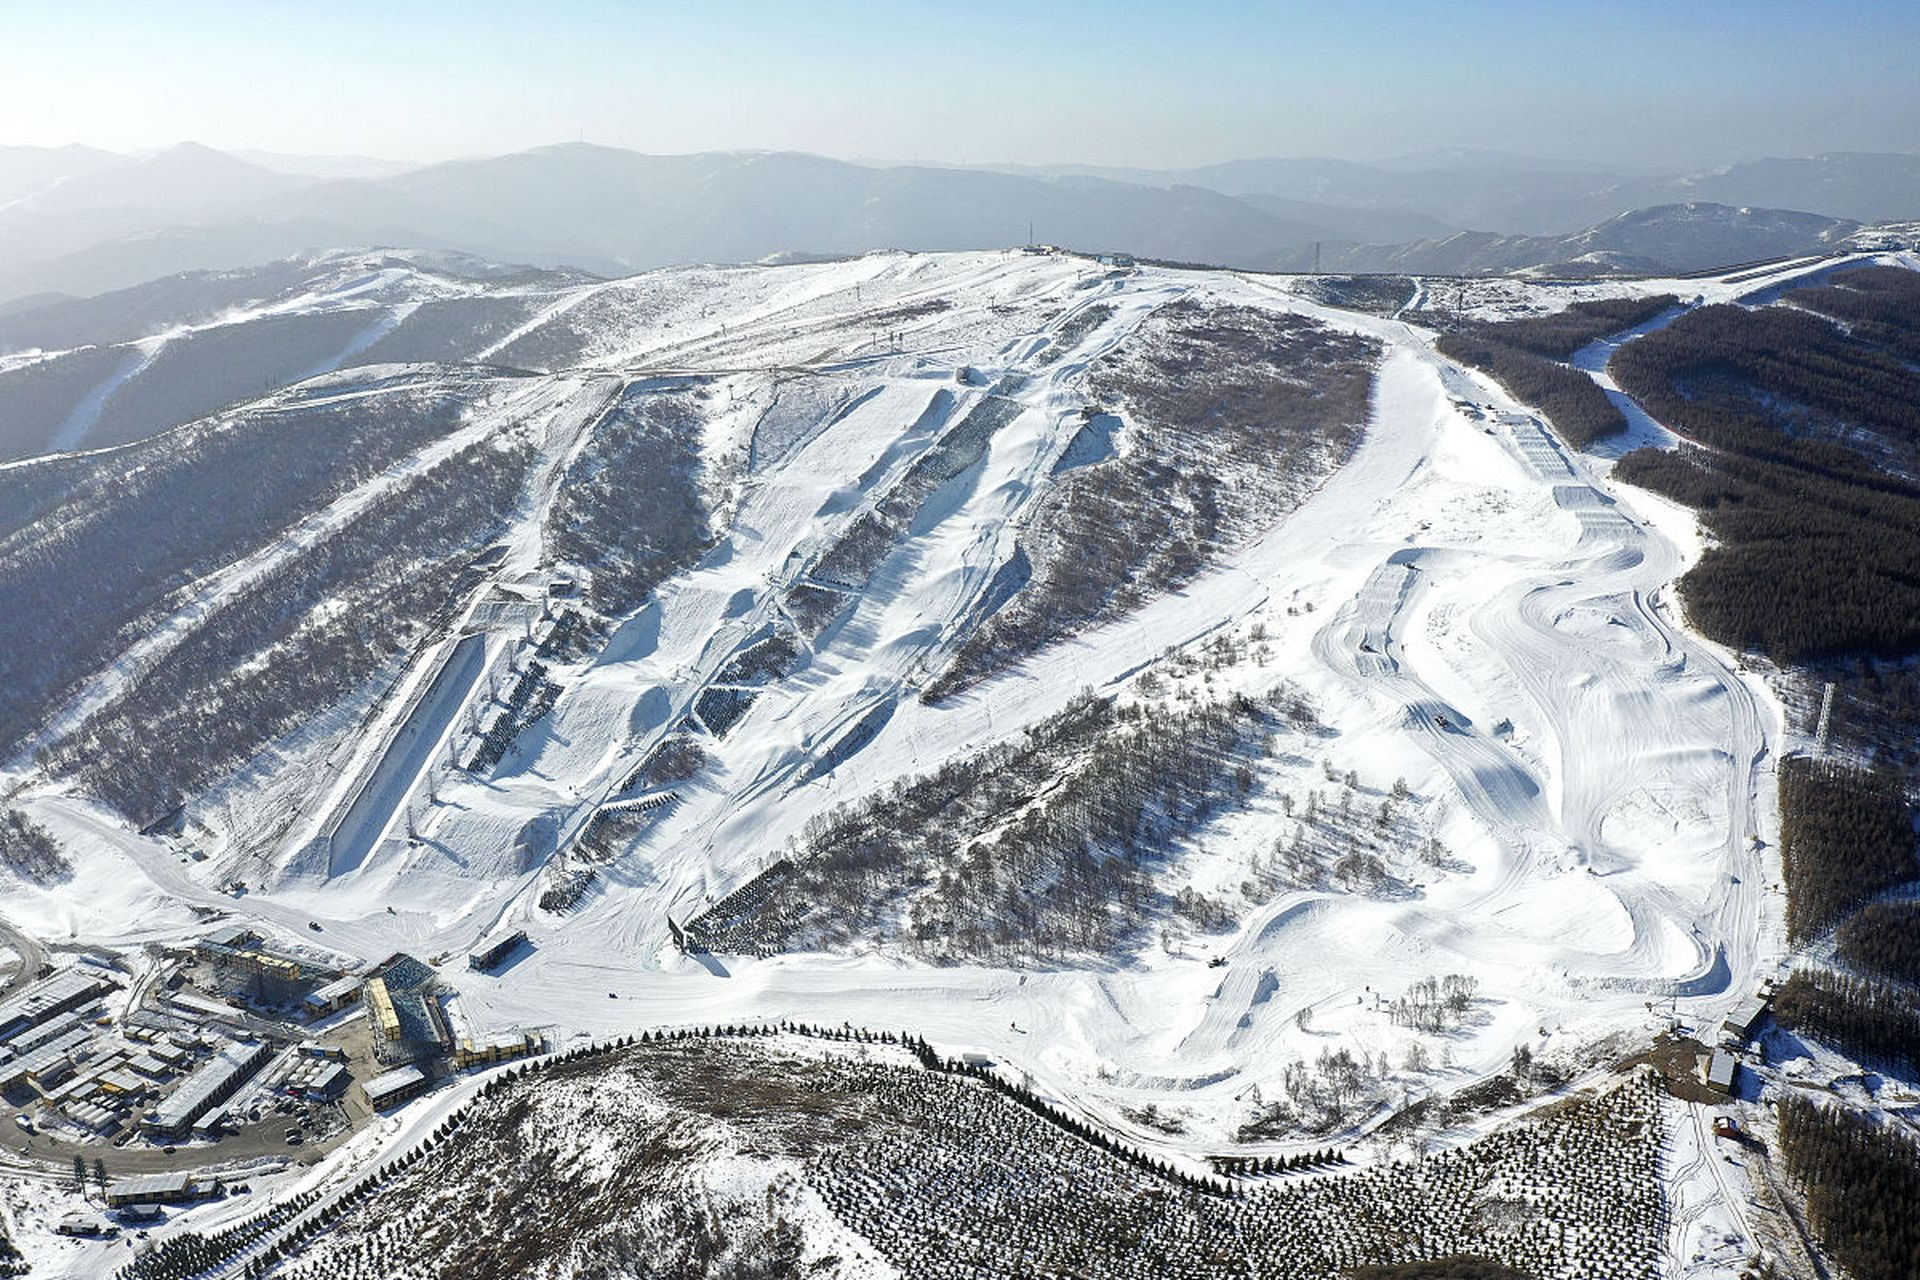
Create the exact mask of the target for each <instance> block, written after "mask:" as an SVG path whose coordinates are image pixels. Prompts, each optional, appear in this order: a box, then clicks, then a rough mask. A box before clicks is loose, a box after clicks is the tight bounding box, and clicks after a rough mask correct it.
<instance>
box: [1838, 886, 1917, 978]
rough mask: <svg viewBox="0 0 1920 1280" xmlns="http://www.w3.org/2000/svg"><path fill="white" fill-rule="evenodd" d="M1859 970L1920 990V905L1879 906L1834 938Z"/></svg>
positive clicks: (1866, 910)
mask: <svg viewBox="0 0 1920 1280" xmlns="http://www.w3.org/2000/svg"><path fill="white" fill-rule="evenodd" d="M1834 940H1835V942H1836V943H1837V944H1838V948H1839V953H1840V958H1841V959H1842V960H1844V961H1846V962H1847V963H1848V964H1850V965H1852V966H1853V967H1854V968H1856V969H1864V970H1866V971H1867V972H1868V973H1876V974H1879V975H1881V976H1882V977H1887V978H1892V979H1894V980H1895V981H1897V982H1906V983H1910V984H1913V985H1915V986H1920V902H1875V903H1872V904H1871V905H1869V906H1867V907H1866V908H1864V909H1863V910H1862V911H1861V912H1860V914H1858V915H1856V916H1854V917H1853V918H1852V919H1850V920H1848V921H1847V922H1846V923H1845V924H1843V925H1841V926H1840V929H1839V932H1838V933H1836V934H1835V935H1834Z"/></svg>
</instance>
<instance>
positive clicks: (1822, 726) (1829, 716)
mask: <svg viewBox="0 0 1920 1280" xmlns="http://www.w3.org/2000/svg"><path fill="white" fill-rule="evenodd" d="M1832 723H1833V681H1831V680H1829V681H1827V683H1826V687H1825V688H1823V689H1821V690H1820V723H1819V724H1818V725H1817V726H1815V728H1814V731H1813V754H1814V755H1816V756H1825V755H1826V754H1827V729H1828V728H1829V727H1830V726H1831V725H1832Z"/></svg>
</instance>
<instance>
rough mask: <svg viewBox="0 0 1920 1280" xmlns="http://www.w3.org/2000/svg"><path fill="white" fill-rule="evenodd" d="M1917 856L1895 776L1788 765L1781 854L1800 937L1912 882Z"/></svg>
mask: <svg viewBox="0 0 1920 1280" xmlns="http://www.w3.org/2000/svg"><path fill="white" fill-rule="evenodd" d="M1913 854H1914V837H1913V825H1912V822H1911V820H1910V819H1909V817H1908V811H1907V799H1906V793H1905V791H1904V789H1903V788H1902V787H1901V785H1900V782H1899V780H1898V779H1897V778H1895V777H1894V776H1893V775H1891V774H1886V773H1873V772H1869V771H1867V770H1864V769H1856V768H1852V767H1850V766H1847V765H1842V764H1836V763H1833V762H1825V761H1814V760H1809V759H1807V758H1805V757H1794V758H1791V759H1788V760H1786V761H1783V762H1782V764H1781V768H1780V859H1781V863H1782V865H1783V867H1784V868H1785V872H1786V880H1787V932H1788V933H1789V934H1790V935H1791V936H1792V937H1793V938H1794V939H1795V940H1796V941H1805V940H1806V939H1808V938H1811V937H1813V936H1815V935H1817V934H1819V933H1820V932H1821V931H1823V930H1825V929H1826V928H1827V927H1829V926H1830V925H1832V924H1833V923H1835V922H1836V921H1837V920H1839V919H1840V918H1841V917H1842V916H1844V915H1845V914H1846V913H1847V912H1848V911H1850V910H1852V909H1853V908H1854V907H1856V906H1858V905H1859V904H1860V903H1861V902H1863V901H1865V900H1866V899H1867V898H1868V897H1870V896H1871V895H1873V894H1875V893H1877V892H1879V891H1880V890H1882V889H1885V888H1888V887H1889V886H1891V885H1896V884H1899V883H1900V882H1902V881H1904V880H1910V879H1912V878H1913V876H1914V873H1915V867H1914V856H1913Z"/></svg>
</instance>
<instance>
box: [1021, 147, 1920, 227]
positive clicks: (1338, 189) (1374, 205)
mask: <svg viewBox="0 0 1920 1280" xmlns="http://www.w3.org/2000/svg"><path fill="white" fill-rule="evenodd" d="M1021 172H1027V173H1048V172H1051V173H1062V174H1076V175H1082V176H1099V177H1105V178H1108V179H1110V180H1113V181H1121V182H1131V183H1137V184H1141V185H1147V186H1169V185H1175V184H1179V185H1188V186H1198V187H1206V188H1208V189H1209V190H1212V191H1218V192H1220V193H1222V194H1223V195H1231V196H1237V197H1242V198H1247V197H1252V196H1271V197H1278V198H1281V199H1285V200H1300V201H1310V202H1314V203H1317V204H1320V205H1324V206H1335V207H1350V208H1354V209H1367V210H1377V211H1385V210H1395V211H1399V212H1403V213H1411V214H1418V215H1421V216H1424V217H1428V218H1432V219H1436V220H1438V221H1440V222H1442V223H1444V224H1446V225H1447V226H1449V227H1452V228H1461V227H1468V228H1473V229H1475V230H1478V231H1489V232H1495V233H1499V234H1502V235H1564V234H1568V233H1571V232H1573V231H1576V230H1578V229H1579V228H1583V227H1588V226H1592V225H1593V224H1595V223H1598V222H1601V221H1604V220H1605V219H1607V218H1611V217H1614V216H1615V215H1617V214H1621V213H1627V212H1630V211H1632V210H1635V209H1644V208H1648V207H1651V206H1656V205H1667V204H1675V203H1687V202H1702V201H1705V202H1712V203H1718V204H1730V205H1750V206H1753V207H1756V208H1769V209H1804V210H1808V211H1811V212H1816V213H1824V214H1828V215H1830V216H1832V217H1836V218H1853V219H1855V220H1857V221H1860V222H1877V221H1884V220H1888V219H1896V218H1912V217H1920V155H1907V154H1900V153H1861V152H1838V153H1833V154H1829V155H1821V156H1813V157H1810V158H1805V159H1797V160H1755V161H1751V162H1748V163H1744V164H1736V165H1729V166H1727V167H1726V168H1723V169H1716V170H1713V171H1711V172H1706V173H1694V174H1646V173H1640V174H1633V173H1627V172H1624V171H1620V170H1616V169H1609V168H1607V167H1605V166H1599V165H1585V164H1580V163H1577V162H1565V161H1550V160H1534V159H1532V158H1530V157H1526V156H1509V155H1505V154H1503V153H1499V152H1486V151H1471V150H1458V151H1451V152H1442V153H1428V154H1425V155H1419V156H1408V157H1405V158H1402V159H1399V160H1393V161H1387V162H1384V163H1380V164H1360V163H1356V162H1354V161H1349V160H1329V159H1312V158H1307V159H1299V158H1293V159H1249V160H1233V161H1228V162H1227V163H1224V164H1216V165H1208V166H1205V167H1202V168H1194V169H1169V170H1154V169H1103V168H1090V167H1084V166H1061V167H1058V168H1054V169H1048V170H1021ZM1355 238H1356V239H1380V240H1392V239H1399V238H1400V237H1397V236H1391V235H1388V236H1380V237H1374V236H1366V237H1355Z"/></svg>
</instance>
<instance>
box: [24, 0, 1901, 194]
mask: <svg viewBox="0 0 1920 1280" xmlns="http://www.w3.org/2000/svg"><path fill="white" fill-rule="evenodd" d="M88 12H89V21H88V22H87V23H86V24H85V27H84V29H82V28H81V26H80V24H78V23H75V22H74V21H73V20H72V19H71V18H66V17H64V16H63V15H61V14H59V13H43V12H28V11H22V12H19V13H15V14H13V15H10V18H9V39H8V41H7V42H6V43H5V46H4V48H0V120H3V121H5V122H6V123H5V124H4V125H0V144H14V145H31V146H59V145H64V144H68V143H75V142H77V143H81V144H84V145H89V146H95V147H99V148H102V149H105V150H112V151H122V152H142V151H154V150H160V149H164V148H165V147H167V146H170V145H173V144H175V143H178V142H180V141H183V140H192V141H197V142H200V143H202V144H204V145H206V146H209V147H213V148H215V149H218V150H222V151H231V152H245V151H261V152H277V153H282V154H289V155H300V156H332V157H368V158H375V159H380V160H385V161H391V162H395V163H404V164H430V163H435V162H438V161H443V160H449V159H458V158H461V157H466V156H477V155H492V154H500V153H505V152H513V151H522V150H526V149H529V148H532V147H537V146H543V145H552V144H556V143H563V142H571V141H585V142H590V143H596V144H600V145H605V146H614V147H622V148H626V149H629V150H634V151H642V152H649V153H655V154H674V153H688V152H700V151H759V150H770V151H803V152H810V153H813V154H817V155H823V156H830V157H833V158H837V159H848V160H853V161H856V162H861V163H923V164H939V165H971V166H982V165H996V166H998V165H1023V166H1041V167H1044V166H1059V165H1067V164H1085V165H1092V166H1105V167H1137V168H1156V169H1159V168H1187V167H1197V166H1202V165H1207V164H1212V163H1218V162H1222V161H1227V160H1235V159H1244V158H1253V157H1287V158H1295V157H1299V158H1308V157H1313V158H1335V159H1346V160H1354V161H1359V162H1363V163H1365V162H1373V163H1377V162H1381V161H1390V160H1395V159H1399V158H1403V157H1406V156H1418V155H1422V154H1428V153H1434V152H1443V151H1449V150H1466V151H1479V150H1486V151H1497V152H1506V153H1512V154H1515V155H1522V156H1531V157H1536V158H1538V159H1541V160H1544V161H1549V162H1555V163H1568V162H1573V163H1590V164H1596V165H1606V166H1616V167H1623V168H1628V169H1632V170H1638V171H1654V170H1676V169H1694V168H1707V167H1712V166H1716V165H1721V164H1729V163H1737V162H1739V161H1742V160H1750V159H1755V158H1759V157H1761V156H1780V155H1788V156H1792V155H1810V154H1816V153H1820V152H1827V151H1910V150H1911V149H1912V145H1913V144H1912V139H1913V138H1914V137H1915V136H1916V132H1917V131H1920V80H1916V78H1915V77H1913V76H1912V75H1911V72H1910V68H1909V67H1908V66H1907V65H1906V61H1907V59H1906V51H1907V50H1909V49H1911V48H1912V47H1914V44H1915V41H1916V40H1917V39H1920V12H1909V11H1901V12H1893V11H1889V10H1885V9H1880V8H1876V7H1871V6H1849V7H1847V8H1846V9H1835V8H1831V7H1829V8H1826V9H1823V10H1821V11H1819V12H1809V11H1807V10H1806V9H1805V8H1804V7H1802V6H1793V5H1785V4H1729V3H1707V4H1701V5H1695V6H1691V7H1689V8H1688V9H1686V10H1685V11H1678V10H1674V9H1672V8H1670V7H1666V6H1660V7H1658V8H1656V7H1655V6H1652V5H1650V4H1646V3H1641V2H1639V0H1635V2H1634V3H1629V4H1623V5H1619V6H1615V7H1614V8H1612V9H1609V10H1607V11H1605V12H1595V11H1592V10H1585V9H1583V10H1571V9H1567V10H1561V9H1551V8H1547V7H1543V6H1538V5H1525V4H1518V3H1507V2H1505V0H1501V2H1497V3H1488V4H1483V5H1478V6H1475V7H1473V8H1472V10H1471V11H1461V12H1446V13H1435V12H1434V11H1433V10H1432V9H1430V8H1429V7H1427V6H1421V5H1417V4H1412V3H1408V2H1407V0H1372V2H1370V3H1363V4H1357V5H1350V6H1343V7H1342V8H1341V9H1340V10H1339V11H1338V12H1329V11H1326V10H1324V9H1319V8H1306V7H1297V6H1269V7H1258V8H1254V7H1248V6H1239V5H1226V4H1202V5H1195V6H1184V7H1182V8H1180V9H1179V10H1178V11H1173V10H1170V9H1169V8H1166V7H1162V6H1152V5H1144V4H1126V3H1122V4H1112V5H1099V6H1095V5H1087V4H1063V5H1058V6H1052V7H1050V8H1048V9H1046V10H1045V11H1043V12H1029V11H1027V10H1024V9H1022V8H1020V7H1017V6H1014V5H1011V4H1008V3H1004V2H1003V0H993V2H992V3H981V4H975V5H971V6H967V7H966V8H965V9H964V11H961V12H959V13H955V12H953V11H952V10H950V9H944V8H936V7H934V6H930V5H921V4H915V5H901V6H876V5H867V4H855V3H828V4H821V5H815V6H808V7H807V8H806V9H805V10H798V9H793V8H788V7H784V6H778V5H772V4H763V3H731V4H724V5H713V6H704V7H701V8H700V9H699V10H697V11H692V12H689V11H685V10H682V9H679V8H676V7H669V6H661V5H654V4H637V5H614V4H607V3H601V2H598V0H574V2H572V3H562V4H558V5H554V6H549V7H546V8H543V9H542V10H541V11H540V12H539V13H538V14H531V13H526V12H522V11H519V10H516V9H514V8H510V7H506V6H497V5H477V6H454V5H448V4H442V3H431V4H422V5H416V6H412V7H411V8H409V9H408V10H406V11H405V12H403V13H397V14H396V13H388V12H385V11H383V10H381V9H377V8H375V7H374V6H372V5H369V4H366V3H362V2H359V0H353V2H349V3H343V4H339V5H335V6H330V7H329V8H328V9H326V10H325V11H318V10H303V11H301V12H300V13H299V14H298V15H294V14H289V13H273V12H267V11H262V10H260V9H258V8H256V7H253V6H244V5H239V4H236V3H233V2H232V0H201V2H199V3H190V4H184V5H178V6H170V7H168V8H167V9H165V10H149V9H146V8H142V7H138V6H133V5H126V4H118V3H114V4H106V5H101V6H95V7H93V8H91V9H90V10H89V11H88ZM1650 33H1657V35H1650ZM1763 70H1764V74H1761V72H1762V71H1763ZM1861 101H1872V102H1873V103H1874V104H1875V109H1874V110H1873V111H1872V112H1870V113H1868V112H1862V111H1860V110H1859V109H1858V107H1857V104H1858V103H1859V102H1861Z"/></svg>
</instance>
